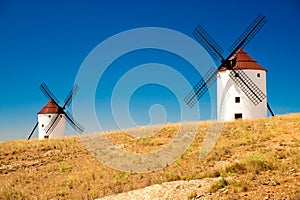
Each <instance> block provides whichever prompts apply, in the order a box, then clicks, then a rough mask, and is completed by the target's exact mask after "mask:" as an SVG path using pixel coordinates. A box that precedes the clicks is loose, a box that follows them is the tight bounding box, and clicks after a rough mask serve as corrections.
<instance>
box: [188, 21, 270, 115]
mask: <svg viewBox="0 0 300 200" xmlns="http://www.w3.org/2000/svg"><path fill="white" fill-rule="evenodd" d="M266 22H267V19H266V17H265V16H263V15H259V16H258V17H257V18H256V19H255V20H254V21H253V22H252V23H251V24H250V26H249V27H248V28H247V29H246V30H245V31H244V32H243V33H242V35H241V36H240V37H239V38H238V39H237V40H236V41H235V42H234V43H233V45H232V46H231V47H230V48H229V51H230V54H229V56H227V58H224V57H223V56H222V53H223V49H222V48H221V47H220V46H219V45H218V44H217V42H216V41H215V40H214V39H213V38H212V37H211V36H210V35H209V34H208V33H207V32H206V31H205V30H204V29H203V28H202V27H201V26H198V27H197V28H195V31H194V32H193V35H194V37H195V38H196V40H197V41H198V42H199V43H200V44H201V45H202V46H203V47H204V48H205V49H206V50H207V51H208V53H209V54H210V55H211V56H212V58H213V59H214V60H215V61H218V60H221V64H220V66H219V67H218V69H214V68H210V70H209V71H208V72H207V73H206V74H205V75H204V76H203V77H202V79H201V80H200V81H199V82H198V83H197V84H196V85H195V86H194V88H193V90H192V91H190V92H189V93H188V95H187V96H186V97H185V99H184V100H185V102H186V103H187V104H188V105H189V106H190V107H193V106H194V105H195V104H196V103H197V101H198V100H199V99H200V98H201V97H202V96H203V95H204V94H205V93H206V92H207V90H208V87H210V86H211V85H212V84H213V83H214V82H215V81H216V80H217V107H218V108H217V112H218V114H217V116H218V120H219V121H232V120H234V119H239V118H242V119H253V118H265V117H267V110H269V112H270V113H271V115H272V116H274V113H273V111H272V110H271V107H270V106H269V104H268V102H267V96H266V70H265V69H264V68H263V67H262V66H260V65H259V64H258V63H257V62H256V61H255V60H254V59H253V58H251V57H250V56H249V55H248V54H247V53H246V52H245V51H244V50H243V49H242V48H244V47H245V46H246V45H247V44H248V43H249V42H250V40H251V39H252V38H253V37H254V36H255V35H256V33H257V32H258V31H259V30H260V29H261V28H262V27H263V25H264V24H265V23H266Z"/></svg>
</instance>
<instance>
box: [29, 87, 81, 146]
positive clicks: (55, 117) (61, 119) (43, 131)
mask: <svg viewBox="0 0 300 200" xmlns="http://www.w3.org/2000/svg"><path fill="white" fill-rule="evenodd" d="M40 89H41V91H42V92H43V93H44V95H45V96H46V97H47V98H48V99H49V102H48V103H47V104H46V105H45V106H44V107H43V108H42V109H41V110H40V111H39V112H38V121H37V123H36V124H35V126H34V128H33V130H32V131H31V133H30V135H29V137H28V140H29V139H30V138H31V136H32V134H33V133H34V132H35V130H36V129H37V128H38V136H39V139H40V140H41V139H48V138H61V137H64V135H65V127H66V121H67V122H68V123H69V124H70V125H71V126H72V127H73V128H74V129H75V130H76V131H78V132H79V133H82V132H83V127H82V126H81V125H80V124H79V123H78V122H76V121H75V120H74V118H73V117H72V115H71V114H70V113H69V112H68V111H65V109H66V107H67V106H69V105H70V103H71V101H72V98H73V97H74V96H75V95H76V93H77V92H78V89H79V87H78V85H75V86H74V87H73V88H72V90H71V91H70V93H69V95H68V96H67V98H66V100H65V102H64V105H63V106H59V104H58V103H59V101H58V100H57V98H56V97H55V96H54V95H53V93H52V92H51V91H50V90H49V88H48V87H47V85H46V84H45V83H42V84H41V85H40Z"/></svg>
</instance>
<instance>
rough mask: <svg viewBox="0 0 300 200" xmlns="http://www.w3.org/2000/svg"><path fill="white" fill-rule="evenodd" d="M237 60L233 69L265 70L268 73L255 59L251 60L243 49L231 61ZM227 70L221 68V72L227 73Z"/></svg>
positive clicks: (223, 67)
mask: <svg viewBox="0 0 300 200" xmlns="http://www.w3.org/2000/svg"><path fill="white" fill-rule="evenodd" d="M234 58H237V59H236V65H235V66H234V67H233V69H237V68H239V69H254V70H263V71H267V70H266V69H265V68H263V67H262V66H261V65H259V64H258V63H257V62H256V61H255V60H254V59H253V58H251V57H250V56H249V55H248V54H247V53H246V52H245V51H244V50H243V49H239V50H238V51H237V52H236V54H234V55H233V56H232V57H231V58H230V59H229V60H233V59H234ZM226 69H227V68H226V67H225V66H221V67H220V68H219V71H225V70H226Z"/></svg>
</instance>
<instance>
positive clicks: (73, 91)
mask: <svg viewBox="0 0 300 200" xmlns="http://www.w3.org/2000/svg"><path fill="white" fill-rule="evenodd" d="M78 90H79V86H78V85H77V84H75V85H74V86H73V88H72V89H71V91H70V93H69V94H68V96H67V98H66V100H65V104H64V106H63V109H65V107H66V106H68V105H70V103H71V102H72V99H73V98H74V96H75V95H76V94H77V92H78Z"/></svg>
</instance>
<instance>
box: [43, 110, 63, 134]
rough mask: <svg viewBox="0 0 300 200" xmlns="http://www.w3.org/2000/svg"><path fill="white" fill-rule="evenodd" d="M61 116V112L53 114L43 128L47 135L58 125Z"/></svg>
mask: <svg viewBox="0 0 300 200" xmlns="http://www.w3.org/2000/svg"><path fill="white" fill-rule="evenodd" d="M62 117H63V116H62V115H61V114H56V115H54V117H53V118H52V120H51V121H50V123H49V124H48V126H47V127H46V128H45V132H46V134H47V135H48V136H49V135H50V134H51V133H52V132H53V130H54V129H55V127H56V126H57V125H58V123H59V122H60V120H61V118H62Z"/></svg>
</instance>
